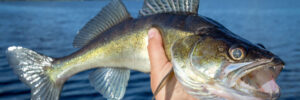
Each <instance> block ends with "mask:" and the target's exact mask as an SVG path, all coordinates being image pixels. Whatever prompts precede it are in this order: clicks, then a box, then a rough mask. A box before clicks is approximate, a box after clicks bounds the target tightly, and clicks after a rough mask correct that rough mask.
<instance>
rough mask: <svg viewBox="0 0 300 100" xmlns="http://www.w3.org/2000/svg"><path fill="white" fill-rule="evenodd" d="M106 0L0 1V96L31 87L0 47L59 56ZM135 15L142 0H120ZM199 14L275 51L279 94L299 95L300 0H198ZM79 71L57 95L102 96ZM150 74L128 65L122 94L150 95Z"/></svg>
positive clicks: (136, 99) (12, 97) (139, 98)
mask: <svg viewBox="0 0 300 100" xmlns="http://www.w3.org/2000/svg"><path fill="white" fill-rule="evenodd" d="M107 3H108V1H90V2H0V99H3V100H22V99H30V89H29V88H28V87H27V86H25V85H24V84H23V83H21V81H19V79H18V78H17V76H16V75H15V74H14V73H13V70H12V68H10V67H9V65H8V63H7V60H6V57H5V50H6V49H7V47H9V46H12V45H18V46H24V47H26V48H30V49H33V50H35V51H38V52H40V53H42V54H45V55H48V56H52V57H61V56H65V55H68V54H70V53H72V52H74V51H76V50H77V49H75V48H73V47H72V42H73V39H74V37H75V35H76V32H77V31H78V30H79V29H80V28H81V27H83V25H84V24H85V23H86V22H87V21H89V20H90V19H91V18H92V17H93V16H95V15H96V14H97V13H98V12H99V11H100V9H101V8H102V7H103V6H104V5H106V4H107ZM124 3H125V5H126V6H127V8H128V10H129V12H130V13H131V14H132V16H135V17H136V16H137V15H138V11H139V9H140V8H141V7H142V4H143V2H142V1H134V0H127V1H124ZM199 14H201V15H205V16H208V17H211V18H212V19H215V20H217V21H219V22H220V23H221V24H223V25H224V26H225V27H227V28H228V29H230V30H231V31H233V32H234V33H236V34H238V35H240V36H242V37H244V38H246V39H248V40H250V41H252V42H254V43H262V44H264V45H265V46H266V48H267V49H269V50H271V51H272V52H274V53H275V54H277V55H279V56H280V57H281V58H282V59H283V60H284V61H285V62H286V67H285V69H284V70H283V72H282V73H281V74H280V76H279V78H278V80H277V82H278V84H279V86H280V87H281V93H282V94H281V98H280V99H281V100H296V99H300V1H299V0H285V1H284V0H247V1H245V0H244V1H241V0H226V1H225V0H222V1H221V0H201V2H200V8H199ZM91 71H92V70H89V71H85V72H81V73H79V74H77V75H75V76H73V77H72V78H71V79H69V80H68V81H67V82H66V84H65V85H64V88H63V91H62V94H61V99H62V100H80V99H88V100H93V99H95V100H99V99H104V98H103V97H102V96H101V95H100V94H99V93H98V92H97V91H96V90H94V89H93V87H91V85H90V83H89V81H88V74H89V73H90V72H91ZM151 98H152V93H151V90H150V80H149V75H148V74H144V73H141V72H136V71H132V72H131V78H130V81H129V84H128V87H127V92H126V94H125V97H124V99H125V100H150V99H151Z"/></svg>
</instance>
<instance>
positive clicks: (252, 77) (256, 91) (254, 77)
mask: <svg viewBox="0 0 300 100" xmlns="http://www.w3.org/2000/svg"><path fill="white" fill-rule="evenodd" d="M274 59H275V60H274ZM278 61H279V62H278ZM283 67H284V64H283V63H282V62H281V60H277V58H273V59H271V60H261V61H258V62H254V63H251V64H248V65H245V66H242V67H240V68H239V69H236V70H234V71H232V72H230V74H228V75H225V76H223V77H225V78H224V80H223V82H224V83H225V85H227V86H228V87H230V88H233V89H235V90H236V91H239V92H242V93H243V94H245V95H249V96H254V97H259V98H263V99H277V98H278V97H279V96H280V88H279V86H278V85H277V83H276V82H275V79H276V78H277V76H278V75H279V73H280V72H281V70H282V68H283ZM225 70H226V69H225Z"/></svg>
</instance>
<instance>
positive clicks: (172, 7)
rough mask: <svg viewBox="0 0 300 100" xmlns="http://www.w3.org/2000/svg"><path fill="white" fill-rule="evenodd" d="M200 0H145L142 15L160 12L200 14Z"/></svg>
mask: <svg viewBox="0 0 300 100" xmlns="http://www.w3.org/2000/svg"><path fill="white" fill-rule="evenodd" d="M198 7H199V0H145V1H144V5H143V8H142V9H141V10H140V16H147V15H153V14H159V13H175V14H196V15H197V14H198Z"/></svg>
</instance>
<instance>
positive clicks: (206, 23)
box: [6, 0, 285, 100]
mask: <svg viewBox="0 0 300 100" xmlns="http://www.w3.org/2000/svg"><path fill="white" fill-rule="evenodd" d="M198 8H199V0H145V1H144V5H143V7H142V9H141V10H140V12H139V16H138V17H137V18H133V17H131V16H130V14H129V12H128V11H127V9H126V7H125V5H124V4H123V2H122V1H121V0H112V1H111V2H110V3H109V4H107V5H106V6H105V7H103V8H102V10H101V11H100V12H99V13H98V14H97V15H96V16H95V17H94V18H92V19H91V20H90V21H89V22H87V24H86V25H85V26H84V27H83V28H82V29H80V30H79V31H78V33H77V35H76V37H75V39H74V42H73V46H74V47H75V48H79V50H77V51H75V52H73V53H72V54H70V55H67V56H63V57H58V58H53V57H48V56H46V55H43V54H41V53H38V52H35V51H33V50H30V49H27V48H24V47H21V46H10V47H9V48H8V49H7V51H6V57H7V60H8V63H9V64H10V66H11V67H12V69H13V70H14V72H15V74H16V75H18V77H19V79H20V80H21V81H22V82H23V83H24V84H26V85H27V86H29V87H30V88H31V99H32V100H58V99H59V98H60V93H61V90H62V87H63V85H64V82H66V80H68V79H69V78H70V77H71V76H73V75H75V74H76V73H79V72H82V71H85V70H89V69H94V71H93V72H91V73H90V75H89V81H90V83H91V85H92V86H93V87H94V88H95V89H96V90H97V91H98V92H99V93H101V94H102V95H103V96H104V97H105V98H107V99H117V100H118V99H122V98H123V97H124V94H125V92H126V86H127V85H128V80H129V78H130V70H136V71H140V72H144V73H149V72H150V62H149V57H148V51H147V45H148V35H147V31H148V30H149V29H150V28H156V29H158V30H159V31H160V34H161V36H162V40H163V47H164V50H165V52H166V56H167V58H168V60H169V61H170V62H171V63H172V65H173V68H172V69H171V70H170V73H169V74H167V75H166V76H164V77H165V78H164V79H163V80H162V81H161V84H160V85H159V86H158V87H157V89H156V91H155V93H154V95H156V94H157V93H158V91H159V90H160V89H161V87H163V86H165V83H166V82H168V80H167V79H168V78H169V77H171V76H174V75H175V78H176V79H177V80H178V81H179V83H180V84H181V85H182V86H183V87H184V90H185V91H186V92H187V93H189V94H190V95H192V96H193V97H195V98H197V99H201V100H202V99H203V100H208V99H216V100H220V99H221V100H223V99H232V100H241V99H242V100H244V99H251V100H274V99H277V98H279V96H280V87H279V86H278V85H277V83H276V78H277V77H278V76H279V74H280V72H281V70H282V69H283V68H284V65H285V64H284V61H283V60H282V59H280V57H279V56H277V55H275V54H274V53H272V52H270V51H269V50H267V49H266V48H265V47H264V46H263V45H261V44H255V43H252V42H250V41H248V40H247V39H244V38H243V37H240V36H238V35H236V34H234V33H233V32H231V31H230V30H229V29H227V28H226V27H225V26H223V25H222V24H220V23H219V22H217V21H215V20H213V19H211V18H209V17H206V16H203V15H199V14H198ZM173 74H174V75H173Z"/></svg>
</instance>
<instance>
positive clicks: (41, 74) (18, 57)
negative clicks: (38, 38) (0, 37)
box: [6, 46, 62, 100]
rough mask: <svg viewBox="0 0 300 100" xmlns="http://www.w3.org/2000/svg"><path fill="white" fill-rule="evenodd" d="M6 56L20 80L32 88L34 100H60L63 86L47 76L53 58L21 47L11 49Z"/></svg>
mask: <svg viewBox="0 0 300 100" xmlns="http://www.w3.org/2000/svg"><path fill="white" fill-rule="evenodd" d="M6 56H7V59H8V62H9V64H10V66H11V67H12V68H13V69H14V72H15V73H16V74H17V75H18V77H19V79H20V80H21V81H22V82H23V83H25V84H27V85H28V86H29V87H30V88H31V99H32V100H58V99H59V96H60V91H61V87H62V84H57V83H55V82H54V81H53V80H51V78H50V77H49V75H48V74H47V70H48V69H51V68H52V64H51V62H52V61H53V59H52V58H50V57H46V56H43V55H41V54H38V53H36V52H34V51H32V50H29V49H26V48H23V47H19V46H11V47H9V48H8V50H7V51H6Z"/></svg>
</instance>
